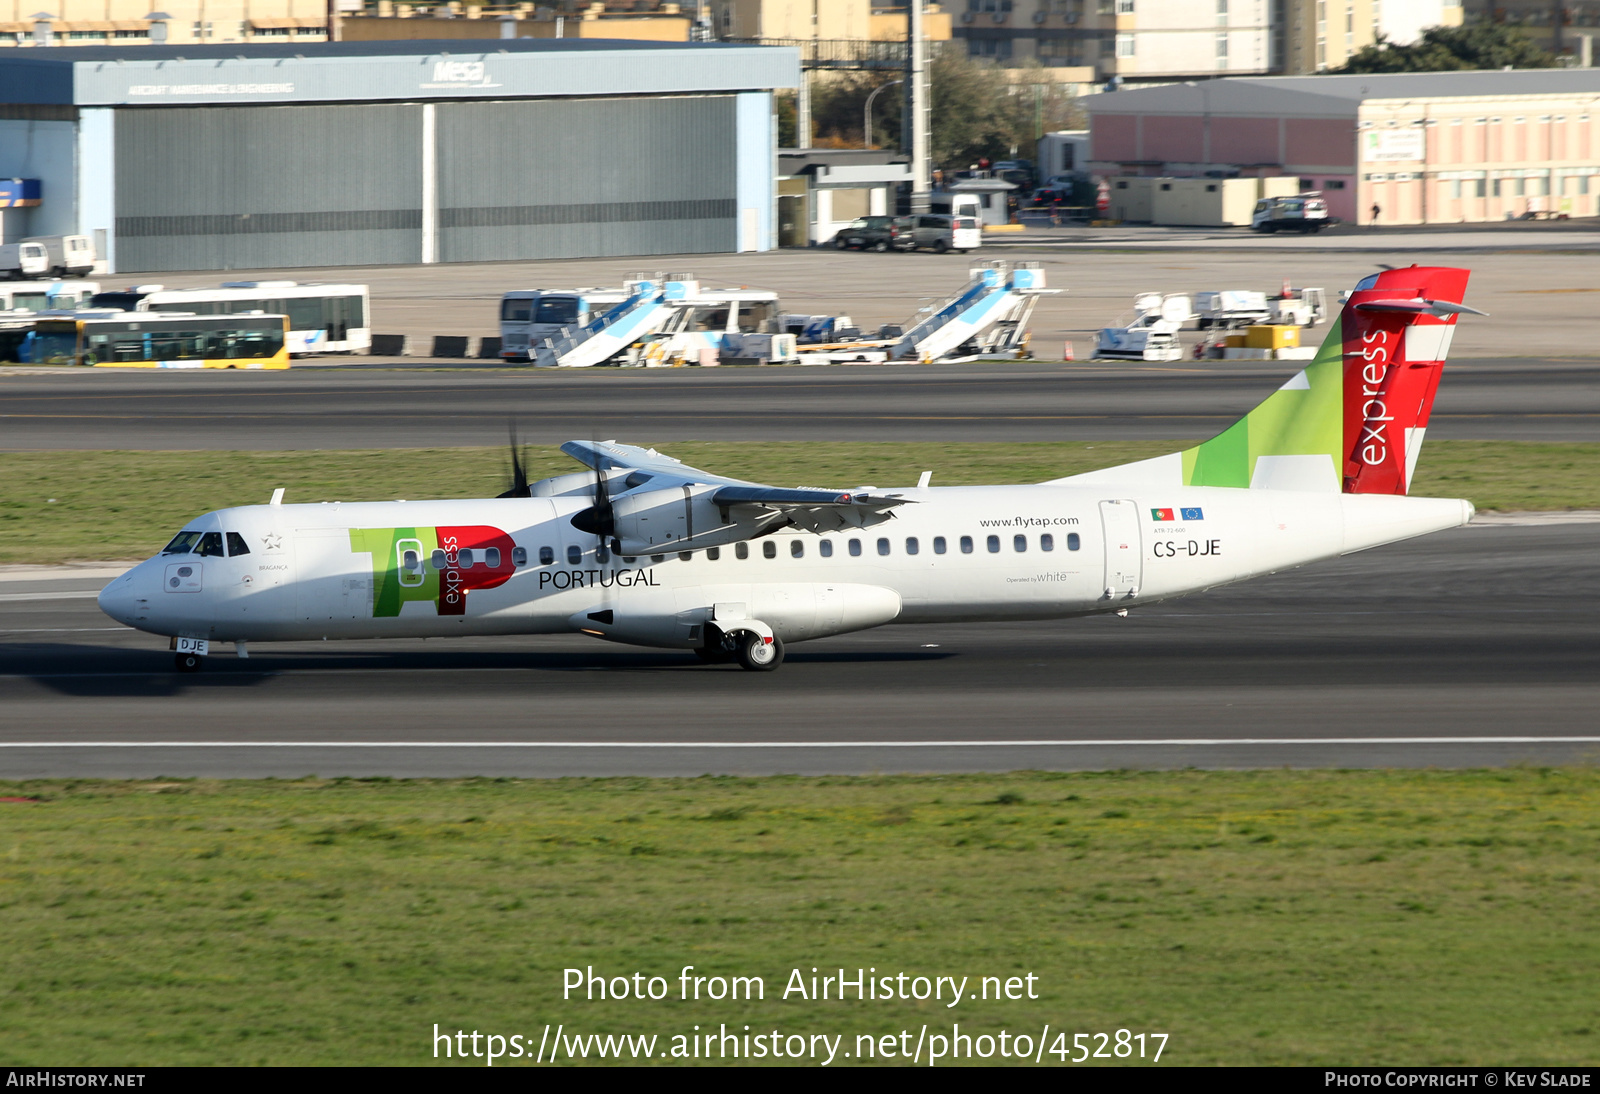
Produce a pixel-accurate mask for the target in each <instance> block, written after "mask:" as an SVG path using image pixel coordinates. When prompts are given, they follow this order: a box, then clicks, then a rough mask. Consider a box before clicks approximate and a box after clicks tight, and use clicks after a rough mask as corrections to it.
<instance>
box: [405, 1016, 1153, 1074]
mask: <svg viewBox="0 0 1600 1094" xmlns="http://www.w3.org/2000/svg"><path fill="white" fill-rule="evenodd" d="M1050 1032H1051V1027H1050V1025H1049V1023H1046V1024H1045V1026H1044V1029H1043V1030H1041V1031H1040V1033H1039V1036H1038V1037H1037V1038H1035V1037H1034V1036H1033V1035H1032V1034H1031V1033H1013V1032H1011V1031H1010V1030H1005V1029H1002V1030H1000V1031H999V1032H998V1033H979V1034H974V1033H971V1032H967V1033H963V1032H962V1031H961V1024H960V1023H959V1022H958V1023H956V1024H955V1025H954V1026H953V1028H952V1029H951V1031H950V1032H949V1033H933V1034H930V1033H929V1032H928V1027H927V1026H925V1025H924V1026H923V1027H922V1028H921V1029H920V1030H915V1031H913V1030H900V1031H899V1032H897V1033H885V1034H870V1033H860V1034H857V1035H856V1036H855V1040H854V1044H853V1046H852V1047H850V1048H846V1047H845V1035H844V1034H831V1035H830V1034H826V1033H810V1034H802V1033H788V1034H786V1033H784V1032H782V1031H781V1030H776V1029H774V1030H770V1031H766V1032H752V1030H751V1027H749V1026H745V1027H744V1028H743V1029H742V1030H729V1029H728V1027H727V1025H726V1024H723V1025H720V1026H718V1028H717V1030H716V1031H715V1032H706V1031H703V1030H701V1028H700V1027H699V1026H695V1027H694V1030H693V1032H690V1033H676V1034H666V1035H663V1034H654V1033H651V1034H618V1033H571V1032H568V1031H567V1028H566V1026H565V1025H564V1024H562V1025H557V1026H556V1027H555V1028H554V1029H551V1027H550V1026H548V1025H546V1026H545V1027H544V1029H543V1030H542V1031H541V1032H540V1033H539V1035H538V1036H537V1037H535V1036H531V1035H530V1036H525V1035H523V1034H520V1033H516V1034H510V1035H504V1034H499V1033H482V1032H480V1031H478V1030H473V1031H472V1032H471V1033H467V1032H466V1031H465V1030H457V1031H456V1032H454V1033H450V1032H448V1031H441V1030H440V1029H439V1026H438V1025H437V1024H435V1025H434V1027H433V1055H434V1058H435V1059H466V1060H474V1061H476V1060H481V1061H483V1063H485V1064H486V1065H488V1066H490V1067H493V1066H494V1064H495V1062H496V1061H497V1060H511V1061H515V1062H518V1063H531V1064H543V1063H552V1064H553V1063H559V1062H563V1061H566V1062H576V1061H582V1060H590V1059H594V1060H607V1059H610V1060H652V1059H662V1060H669V1059H670V1060H687V1061H691V1062H692V1061H695V1060H744V1059H754V1060H762V1059H780V1060H781V1059H788V1060H809V1061H814V1062H817V1063H819V1064H821V1065H822V1066H824V1067H826V1066H827V1065H828V1064H831V1063H833V1062H835V1061H836V1060H849V1059H858V1060H862V1059H864V1060H878V1059H885V1060H909V1061H910V1062H911V1063H913V1064H920V1063H923V1062H924V1061H926V1063H927V1065H928V1066H929V1067H933V1066H934V1065H936V1064H937V1063H938V1062H939V1061H940V1060H946V1059H968V1060H970V1059H983V1060H1016V1061H1019V1062H1023V1061H1026V1062H1029V1063H1035V1064H1037V1063H1043V1062H1044V1061H1045V1060H1046V1059H1047V1058H1049V1059H1050V1060H1051V1061H1052V1062H1057V1063H1082V1062H1084V1061H1086V1060H1088V1059H1090V1058H1091V1057H1102V1058H1111V1059H1122V1060H1128V1061H1129V1062H1132V1061H1133V1060H1137V1059H1145V1060H1149V1061H1150V1062H1152V1063H1154V1062H1156V1061H1158V1060H1160V1058H1161V1053H1162V1052H1163V1051H1164V1050H1165V1049H1166V1045H1167V1035H1166V1034H1165V1033H1152V1034H1148V1035H1146V1034H1143V1033H1139V1034H1134V1033H1131V1032H1130V1031H1128V1030H1117V1032H1116V1035H1115V1037H1112V1036H1111V1035H1109V1034H1104V1033H1098V1034H1083V1033H1079V1034H1075V1035H1071V1036H1070V1037H1069V1035H1068V1034H1067V1033H1066V1032H1064V1031H1061V1030H1057V1031H1056V1034H1055V1037H1054V1039H1052V1038H1051V1036H1050ZM1147 1039H1148V1044H1147Z"/></svg>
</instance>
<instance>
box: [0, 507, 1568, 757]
mask: <svg viewBox="0 0 1600 1094" xmlns="http://www.w3.org/2000/svg"><path fill="white" fill-rule="evenodd" d="M1597 551H1600V523H1538V524H1531V525H1520V524H1507V523H1501V524H1488V525H1474V526H1472V527H1469V528H1465V529H1460V530H1457V531H1453V532H1448V533H1441V534H1439V535H1435V536H1431V537H1427V538H1425V539H1421V540H1417V541H1413V542H1410V543H1406V544H1399V545H1395V546H1393V547H1388V548H1380V549H1377V550H1374V551H1369V552H1366V553H1363V554H1360V555H1355V556H1351V557H1349V558H1346V559H1341V560H1336V561H1333V562H1329V563H1324V564H1321V565H1318V566H1313V567H1308V568H1306V569H1304V570H1301V571H1296V572H1293V573H1285V574H1279V575H1275V576H1272V577H1268V578H1264V579H1260V580H1257V581H1255V582H1251V583H1246V584H1242V585H1239V586H1236V587H1234V588H1231V589H1224V590H1217V591H1213V592H1212V593H1209V594H1206V595H1205V596H1200V597H1195V598H1192V599H1188V600H1181V601H1174V602H1170V603H1167V604H1161V605H1153V606H1150V607H1148V608H1145V609H1143V610H1136V611H1134V612H1133V613H1132V614H1131V615H1130V616H1129V617H1128V618H1127V619H1125V620H1124V619H1117V618H1115V617H1097V618H1093V619H1084V620H1069V621H1061V622H1053V623H1044V624H1006V625H960V626H955V625H951V626H927V627H887V628H881V629H879V630H875V631H868V632H864V633H861V634H857V635H846V636H841V637H839V638H833V639H826V640H822V641H818V642H814V643H807V644H804V645H797V646H794V647H792V648H791V650H790V652H789V657H788V660H787V661H786V663H785V665H784V666H783V668H782V669H781V670H779V671H778V672H777V673H774V674H771V675H766V674H751V673H745V672H742V671H740V670H738V669H737V668H733V667H728V666H703V665H701V664H699V663H698V662H697V661H695V660H694V659H693V658H692V657H690V656H688V655H686V654H679V653H673V652H663V651H652V650H642V649H635V648H631V647H621V646H610V645H605V644H602V643H598V642H592V641H590V640H588V639H584V638H581V637H577V636H574V637H570V638H567V637H562V638H550V637H545V638H524V639H518V638H512V639H492V640H490V639H483V640H454V641H430V642H421V641H402V642H394V643H381V642H357V643H326V644H325V643H300V644H289V645H284V646H281V647H279V646H258V647H255V648H253V649H252V656H251V657H250V659H249V660H245V661H241V660H237V659H235V658H234V657H233V656H232V655H231V653H230V654H226V655H223V656H216V655H214V656H213V657H212V658H211V659H210V663H209V664H208V665H207V666H206V668H205V670H204V671H203V672H202V673H201V674H199V675H196V676H179V675H176V674H174V673H173V672H171V671H170V664H171V655H170V654H169V653H168V652H167V651H166V649H165V643H164V642H163V641H162V640H160V639H157V638H154V637H151V636H148V635H140V634H136V633H135V632H131V631H128V630H126V629H124V628H121V627H118V626H116V625H115V624H113V623H111V621H110V620H108V619H106V618H105V617H103V616H101V615H100V614H99V613H98V611H97V610H96V609H95V606H94V601H93V598H92V592H93V590H94V589H96V588H97V587H98V586H99V585H100V584H101V583H102V579H100V578H98V577H96V578H77V579H61V580H49V581H39V580H32V581H27V582H20V581H13V582H5V581H0V709H3V710H4V711H5V717H4V720H3V722H0V775H4V776H5V777H8V778H23V777H33V776H45V775H50V776H105V777H125V776H156V775H170V776H191V775H192V776H203V775H204V776H258V777H259V776H267V775H274V776H282V777H292V776H297V775H304V774H309V773H316V774H321V775H353V776H393V777H412V776H444V775H492V776H513V775H517V776H555V775H694V774H701V773H705V772H726V773H748V774H761V773H774V772H796V773H830V772H834V773H863V772H880V771H881V772H889V771H930V772H945V771H968V770H1009V769H1017V768H1048V769H1061V770H1070V769H1104V768H1120V767H1182V766H1188V765H1194V766H1204V767H1263V766H1269V767H1270V766H1295V767H1310V766H1356V767H1359V766H1444V767H1458V766H1480V765H1498V764H1508V763H1518V762H1528V763H1540V764H1543V763H1565V762H1574V761H1589V760H1593V759H1595V758H1596V757H1600V743H1597V742H1596V737H1597V736H1600V734H1597V730H1596V718H1595V714H1594V712H1595V711H1596V710H1597V709H1600V619H1597V618H1596V615H1595V613H1594V612H1593V610H1592V609H1593V605H1594V603H1595V602H1596V599H1597V594H1600V573H1597V572H1596V570H1595V567H1594V565H1593V560H1594V558H1595V557H1596V555H1597ZM73 594H77V595H75V596H74V595H73ZM46 597H47V598H46ZM1219 742H1220V743H1219ZM19 746H21V747H19Z"/></svg>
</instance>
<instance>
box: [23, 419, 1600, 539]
mask: <svg viewBox="0 0 1600 1094" xmlns="http://www.w3.org/2000/svg"><path fill="white" fill-rule="evenodd" d="M1186 443H1188V442H1184V441H1120V442H1113V443H1106V444H1093V445H1090V444H1083V443H1081V442H1055V443H1029V444H1002V443H993V442H990V443H970V444H941V443H912V444H900V443H887V442H875V443H874V442H864V443H829V444H822V443H807V442H776V443H708V442H682V443H677V444H669V445H663V446H662V450H663V451H665V452H667V453H668V454H670V455H673V456H676V457H678V458H679V459H682V460H684V461H685V462H687V463H690V464H693V465H695V466H697V467H702V468H704V469H706V470H708V471H715V472H718V473H721V474H725V475H732V476H735V477H738V478H747V479H754V480H757V481H760V482H769V483H773V484H775V485H780V486H800V485H817V486H841V487H843V486H858V485H866V484H870V485H874V486H879V487H891V486H910V485H913V484H914V483H915V482H916V480H917V475H918V474H919V473H920V472H922V471H923V470H931V471H933V473H934V478H933V481H934V483H935V484H936V485H944V486H958V485H971V484H980V483H1016V482H1039V481H1042V480H1044V479H1049V478H1055V477H1058V476H1061V475H1070V474H1075V473H1077V472H1081V471H1092V470H1094V469H1096V468H1101V467H1109V466H1113V465H1115V464H1119V463H1126V462H1129V461H1131V460H1137V459H1144V458H1147V457H1150V456H1158V455H1161V454H1162V453H1165V452H1171V451H1174V450H1175V449H1176V448H1179V447H1182V446H1183V445H1185V444H1186ZM529 462H530V464H531V466H530V468H529V474H530V477H534V478H538V477H543V476H546V475H552V474H561V473H565V472H569V471H573V470H578V469H579V467H578V465H577V464H575V463H574V462H573V461H572V460H571V459H569V458H568V457H566V456H563V455H562V454H561V453H560V452H559V451H558V450H557V449H556V448H554V447H547V446H539V447H535V448H532V449H530V450H529ZM509 481H510V477H509V470H508V465H507V460H506V454H505V451H504V449H494V448H416V449H382V450H371V449H368V450H348V451H327V452H5V453H0V563H51V562H64V561H69V560H73V559H105V558H142V557H146V556H148V555H150V554H152V553H154V552H155V551H156V550H158V549H159V548H160V547H161V545H162V544H164V543H166V542H167V540H168V539H170V538H171V537H172V534H173V533H174V532H175V531H177V530H178V529H179V528H180V527H182V526H183V524H184V523H185V522H186V521H188V520H190V519H191V518H193V517H194V516H196V515H198V514H200V513H203V512H206V511H207V510H211V509H220V508H224V507H227V506H232V505H248V504H254V503H260V502H265V501H266V500H267V499H268V497H270V496H271V493H272V490H273V488H274V487H278V486H283V487H285V488H287V500H288V501H291V502H297V501H299V502H305V501H335V500H337V501H384V500H390V499H394V498H410V499H422V498H439V497H492V496H494V495H495V494H497V493H499V492H500V491H501V490H503V489H505V487H506V486H507V485H508V483H509ZM1412 492H1413V493H1415V494H1423V495H1431V496H1444V497H1465V498H1467V499H1469V500H1470V501H1472V502H1473V504H1475V505H1477V506H1478V507H1479V508H1480V509H1587V508H1600V444H1541V443H1531V442H1517V441H1433V442H1430V443H1429V444H1428V448H1427V451H1426V453H1424V455H1423V457H1422V460H1421V463H1420V465H1419V467H1418V469H1417V476H1416V480H1415V482H1414V483H1413V484H1412Z"/></svg>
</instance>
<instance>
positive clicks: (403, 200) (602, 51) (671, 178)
mask: <svg viewBox="0 0 1600 1094" xmlns="http://www.w3.org/2000/svg"><path fill="white" fill-rule="evenodd" d="M463 46H464V43H462V42H457V41H450V42H415V41H401V42H334V43H302V44H277V45H256V44H241V45H227V46H211V45H191V44H185V45H181V46H166V47H162V46H149V45H139V46H136V47H128V48H125V49H124V48H121V47H117V46H90V47H81V48H72V47H65V48H49V49H36V50H15V51H11V52H13V53H14V54H15V56H12V57H7V58H6V63H5V64H4V65H0V176H16V177H26V178H37V179H40V180H41V181H42V183H43V186H42V196H43V201H42V203H41V204H40V205H39V206H38V207H36V208H33V209H28V210H17V211H11V212H10V213H9V215H8V217H7V222H6V224H5V230H6V237H7V238H9V239H16V238H21V236H23V235H57V234H68V233H81V234H84V235H88V236H90V237H91V238H92V239H94V240H95V242H96V245H97V251H98V253H99V254H100V255H101V256H102V257H104V258H105V259H107V261H108V264H109V270H110V271H111V272H116V271H136V270H137V271H145V270H148V271H158V270H200V269H212V270H226V269H260V268H272V267H292V266H350V265H364V264H372V265H389V264H407V263H416V262H424V263H426V262H478V261H493V260H499V259H530V258H569V257H597V256H608V255H649V254H689V253H706V252H717V251H722V252H726V251H762V250H769V249H771V248H772V247H773V245H774V242H775V241H774V230H773V229H774V226H773V215H774V207H775V203H776V202H775V188H776V184H775V171H776V156H775V149H776V143H777V141H776V131H775V123H774V119H773V108H772V93H773V91H774V90H775V89H780V88H791V87H795V86H797V85H798V82H799V77H800V64H799V55H798V53H797V51H795V50H794V49H789V48H780V47H759V46H734V45H721V44H716V43H692V44H691V43H663V42H632V41H608V40H580V39H510V40H501V41H490V42H485V43H483V46H482V47H476V48H471V49H463Z"/></svg>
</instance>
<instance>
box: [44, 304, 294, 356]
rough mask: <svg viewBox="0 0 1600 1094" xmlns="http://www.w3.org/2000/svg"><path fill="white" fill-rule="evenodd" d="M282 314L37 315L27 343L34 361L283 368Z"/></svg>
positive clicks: (285, 331)
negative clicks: (38, 317) (31, 334)
mask: <svg viewBox="0 0 1600 1094" xmlns="http://www.w3.org/2000/svg"><path fill="white" fill-rule="evenodd" d="M288 331H289V319H288V317H287V316H284V315H260V314H257V315H174V314H172V313H170V312H169V313H156V312H98V313H80V314H78V315H75V316H64V315H63V316H47V317H41V318H40V319H39V321H38V322H36V323H35V324H34V327H33V337H32V338H31V339H29V340H28V343H27V345H26V348H25V353H26V356H27V359H28V360H29V361H30V362H31V363H33V364H36V365H92V366H94V367H95V368H288V367H289V352H288V349H287V348H286V338H287V335H288Z"/></svg>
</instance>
